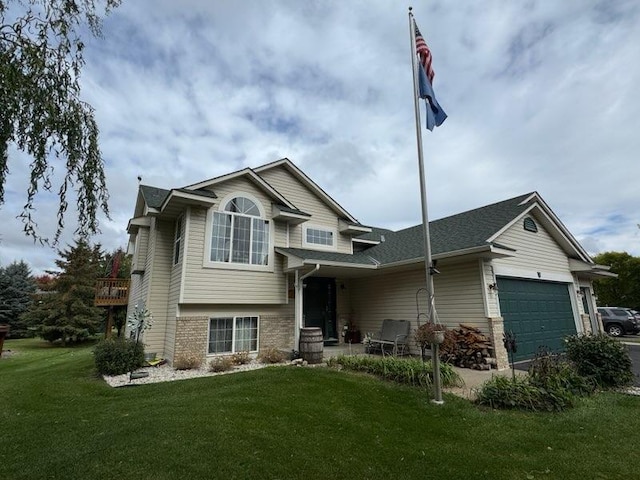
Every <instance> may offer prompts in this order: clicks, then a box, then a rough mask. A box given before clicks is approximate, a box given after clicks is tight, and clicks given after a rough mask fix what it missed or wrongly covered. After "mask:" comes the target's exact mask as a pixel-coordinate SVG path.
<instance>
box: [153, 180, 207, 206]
mask: <svg viewBox="0 0 640 480" xmlns="http://www.w3.org/2000/svg"><path fill="white" fill-rule="evenodd" d="M174 190H175V191H177V192H183V193H190V194H192V195H200V196H202V197H208V198H218V196H217V195H216V194H215V193H213V192H212V191H211V190H187V189H186V188H174ZM140 191H141V192H142V196H143V197H144V201H145V202H146V203H147V206H148V207H150V208H160V207H161V206H162V204H163V203H164V201H165V200H166V199H167V197H168V196H169V194H170V193H171V190H165V189H164V188H158V187H151V186H149V185H140Z"/></svg>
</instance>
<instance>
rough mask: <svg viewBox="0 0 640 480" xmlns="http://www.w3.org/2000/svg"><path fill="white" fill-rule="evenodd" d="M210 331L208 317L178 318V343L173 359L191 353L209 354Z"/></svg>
mask: <svg viewBox="0 0 640 480" xmlns="http://www.w3.org/2000/svg"><path fill="white" fill-rule="evenodd" d="M208 333H209V318H208V317H178V318H176V343H175V349H174V354H173V361H174V362H175V361H176V359H178V358H183V357H186V356H191V355H196V356H199V357H202V358H204V357H205V355H206V354H207V341H208V339H207V335H208Z"/></svg>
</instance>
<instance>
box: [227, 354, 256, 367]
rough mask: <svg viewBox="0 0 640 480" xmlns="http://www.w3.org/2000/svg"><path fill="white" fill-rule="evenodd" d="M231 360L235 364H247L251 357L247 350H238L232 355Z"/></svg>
mask: <svg viewBox="0 0 640 480" xmlns="http://www.w3.org/2000/svg"><path fill="white" fill-rule="evenodd" d="M231 361H232V362H233V364H234V365H245V364H247V363H249V362H250V361H251V357H250V356H249V352H247V351H244V352H237V353H234V354H233V355H231Z"/></svg>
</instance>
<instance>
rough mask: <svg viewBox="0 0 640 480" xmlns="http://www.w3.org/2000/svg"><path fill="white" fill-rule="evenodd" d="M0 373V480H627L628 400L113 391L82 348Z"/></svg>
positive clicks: (632, 463)
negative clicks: (561, 405) (548, 408)
mask: <svg viewBox="0 0 640 480" xmlns="http://www.w3.org/2000/svg"><path fill="white" fill-rule="evenodd" d="M5 349H11V350H12V351H14V352H17V353H16V354H14V355H12V356H10V357H8V358H2V359H0V422H1V423H0V478H2V479H20V478H24V479H37V478H60V479H72V478H83V479H84V478H87V479H91V480H97V479H102V478H104V479H113V478H119V479H129V478H131V479H154V480H161V479H174V478H188V479H197V478H203V479H204V478H206V479H211V478H223V479H234V478H236V479H241V478H274V479H275V478H279V479H314V478H321V479H334V478H335V479H342V478H354V479H358V478H367V479H369V478H371V479H377V478H380V479H382V478H384V479H389V478H391V479H394V478H397V479H410V478H416V479H417V478H421V479H422V478H443V479H444V478H446V479H456V478H460V479H482V478H486V479H513V478H523V479H538V478H548V479H552V478H562V479H570V478H576V479H578V478H579V479H581V480H584V479H587V478H589V479H590V478H601V479H615V478H620V479H623V478H624V479H628V478H635V476H637V472H638V468H639V467H638V466H639V465H640V452H639V451H638V448H636V447H635V446H636V445H639V444H640V415H638V411H640V398H639V397H631V396H625V395H621V394H615V393H606V394H600V395H596V396H594V397H591V398H587V399H584V400H581V401H580V404H579V405H578V407H577V408H575V409H573V410H570V411H568V412H565V413H562V414H549V413H535V414H532V413H521V412H504V411H490V410H487V409H483V408H478V407H476V406H473V405H471V404H469V403H468V402H467V401H465V400H463V399H459V398H457V397H453V396H449V395H446V396H445V400H446V403H445V405H443V406H437V405H433V404H431V403H430V402H429V399H428V396H427V394H426V393H425V392H424V391H423V390H420V389H416V388H412V387H402V386H396V385H393V384H391V383H388V382H384V381H380V380H376V379H374V378H371V377H368V376H363V375H359V374H352V373H347V372H338V371H336V370H329V369H321V368H313V369H312V368H296V367H274V368H267V369H262V370H256V371H251V372H245V373H238V374H233V375H223V376H218V377H209V378H200V379H194V380H186V381H181V382H173V383H164V384H152V385H144V386H136V387H125V388H119V389H114V388H111V387H108V386H107V385H106V384H105V383H104V382H103V381H102V380H101V379H98V378H96V377H95V375H94V373H93V359H92V356H91V348H90V347H80V348H60V347H49V346H47V345H46V344H45V343H42V342H40V341H38V340H11V341H6V342H5Z"/></svg>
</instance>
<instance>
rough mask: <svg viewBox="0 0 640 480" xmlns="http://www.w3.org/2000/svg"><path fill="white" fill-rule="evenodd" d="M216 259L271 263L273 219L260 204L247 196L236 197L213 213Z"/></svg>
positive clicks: (212, 247)
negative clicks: (267, 218)
mask: <svg viewBox="0 0 640 480" xmlns="http://www.w3.org/2000/svg"><path fill="white" fill-rule="evenodd" d="M209 258H210V260H211V261H212V262H227V263H242V264H247V265H267V264H268V263H269V221H268V220H264V219H263V218H261V216H260V210H259V209H258V206H257V205H256V204H255V203H254V202H253V201H251V200H249V199H248V198H245V197H235V198H233V199H232V200H230V201H229V202H227V204H226V205H225V207H224V210H223V211H222V212H214V213H213V222H212V229H211V253H210V257H209Z"/></svg>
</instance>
